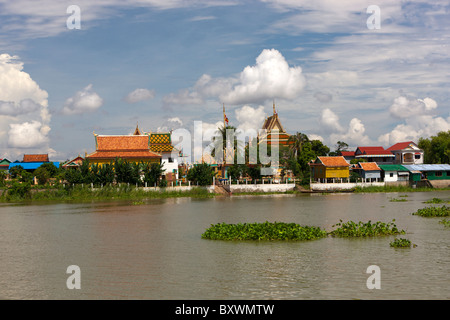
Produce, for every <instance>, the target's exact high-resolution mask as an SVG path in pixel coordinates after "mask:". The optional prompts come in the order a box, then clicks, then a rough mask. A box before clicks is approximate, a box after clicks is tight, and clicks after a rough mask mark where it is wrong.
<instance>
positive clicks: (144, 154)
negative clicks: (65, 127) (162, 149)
mask: <svg viewBox="0 0 450 320" xmlns="http://www.w3.org/2000/svg"><path fill="white" fill-rule="evenodd" d="M86 158H88V159H92V160H99V159H111V160H112V159H115V158H121V159H152V158H161V155H160V154H158V153H154V152H151V151H150V150H111V151H95V152H94V153H91V154H90V155H88V156H87V157H86Z"/></svg>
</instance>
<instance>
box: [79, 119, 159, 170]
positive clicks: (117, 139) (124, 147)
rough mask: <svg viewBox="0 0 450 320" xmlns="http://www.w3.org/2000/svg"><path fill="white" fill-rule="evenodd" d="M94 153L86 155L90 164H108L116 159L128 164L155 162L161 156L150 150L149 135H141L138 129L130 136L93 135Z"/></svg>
mask: <svg viewBox="0 0 450 320" xmlns="http://www.w3.org/2000/svg"><path fill="white" fill-rule="evenodd" d="M94 137H95V151H94V152H93V153H91V154H88V155H86V159H88V160H89V161H90V162H91V163H97V164H105V163H110V162H111V161H113V160H114V159H116V158H121V159H123V160H127V161H128V162H141V161H143V162H157V163H159V162H160V161H161V158H162V156H161V154H159V153H157V152H155V151H152V150H151V149H150V146H151V144H150V135H149V134H142V133H141V131H140V130H139V127H138V126H136V130H135V131H134V133H133V134H132V135H99V134H96V133H94Z"/></svg>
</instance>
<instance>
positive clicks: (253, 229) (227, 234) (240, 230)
mask: <svg viewBox="0 0 450 320" xmlns="http://www.w3.org/2000/svg"><path fill="white" fill-rule="evenodd" d="M326 236H327V232H326V231H325V230H322V229H321V228H319V227H310V226H301V225H299V224H296V223H284V222H273V223H272V222H268V221H266V222H264V223H238V224H228V223H218V224H215V225H211V227H210V228H208V229H207V230H206V231H205V233H203V234H202V238H203V239H212V240H314V239H320V238H324V237H326Z"/></svg>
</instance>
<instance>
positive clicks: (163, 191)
mask: <svg viewBox="0 0 450 320" xmlns="http://www.w3.org/2000/svg"><path fill="white" fill-rule="evenodd" d="M449 190H450V188H440V189H434V188H427V187H422V188H412V187H407V186H369V187H357V188H354V189H352V190H342V191H322V192H319V191H312V190H310V189H308V188H307V187H302V186H298V185H297V186H296V187H295V189H292V190H286V191H248V192H242V191H241V190H240V192H231V194H230V195H229V196H259V195H283V194H289V195H297V194H304V193H315V194H328V193H343V192H345V193H348V192H350V193H391V192H430V191H449ZM216 196H224V195H223V194H218V193H214V192H212V191H211V188H210V187H201V186H198V187H197V186H196V187H190V188H180V189H178V188H177V187H170V188H169V187H168V188H136V187H134V186H128V185H122V186H105V187H102V188H90V187H87V186H85V187H83V186H75V187H72V186H71V187H68V186H65V187H64V186H58V187H56V188H55V187H53V188H40V189H37V188H31V189H30V190H29V192H26V193H24V194H14V193H12V194H10V193H9V192H8V191H7V190H0V202H3V203H11V202H30V201H31V202H36V201H56V202H58V201H63V202H64V201H90V200H145V199H160V198H179V197H191V198H213V197H216Z"/></svg>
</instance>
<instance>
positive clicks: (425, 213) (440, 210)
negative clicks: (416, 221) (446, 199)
mask: <svg viewBox="0 0 450 320" xmlns="http://www.w3.org/2000/svg"><path fill="white" fill-rule="evenodd" d="M413 215H416V216H421V217H448V216H450V207H447V206H446V205H443V206H442V207H425V208H422V209H419V210H417V211H416V212H414V213H413Z"/></svg>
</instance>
